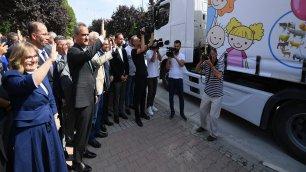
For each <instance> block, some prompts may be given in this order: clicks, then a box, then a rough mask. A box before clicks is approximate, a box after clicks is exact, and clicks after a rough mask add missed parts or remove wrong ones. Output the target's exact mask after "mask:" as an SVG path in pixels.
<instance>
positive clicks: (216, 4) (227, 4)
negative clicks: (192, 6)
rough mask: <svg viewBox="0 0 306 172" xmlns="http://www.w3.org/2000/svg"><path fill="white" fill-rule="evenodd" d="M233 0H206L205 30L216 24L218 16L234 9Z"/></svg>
mask: <svg viewBox="0 0 306 172" xmlns="http://www.w3.org/2000/svg"><path fill="white" fill-rule="evenodd" d="M234 2H235V0H208V9H207V14H208V16H207V25H206V29H207V31H209V30H210V28H212V27H213V26H214V25H215V24H216V20H217V18H218V16H223V15H224V14H225V13H230V12H232V11H233V10H234Z"/></svg>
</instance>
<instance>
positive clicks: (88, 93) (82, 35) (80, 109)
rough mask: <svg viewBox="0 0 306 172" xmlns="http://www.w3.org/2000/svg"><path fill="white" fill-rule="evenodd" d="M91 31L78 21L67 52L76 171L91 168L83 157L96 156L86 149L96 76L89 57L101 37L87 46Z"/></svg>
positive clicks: (96, 49) (96, 47)
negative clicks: (71, 94)
mask: <svg viewBox="0 0 306 172" xmlns="http://www.w3.org/2000/svg"><path fill="white" fill-rule="evenodd" d="M88 35H89V31H88V28H87V27H86V25H85V24H83V23H79V24H78V25H77V27H76V28H75V30H74V40H75V44H74V46H73V47H71V48H70V49H69V51H68V54H67V57H68V59H67V60H68V65H69V70H70V74H71V77H72V82H73V98H74V111H75V113H74V114H75V117H76V124H75V131H76V134H75V136H74V153H73V163H72V168H73V169H74V170H75V171H91V167H90V166H89V165H86V164H85V163H84V162H83V160H82V158H83V156H84V157H87V158H94V157H95V156H96V154H94V153H92V152H89V151H88V150H87V149H86V146H87V143H88V138H89V133H90V130H91V121H92V114H93V110H94V103H95V77H94V69H93V66H92V64H91V62H90V60H91V59H92V58H93V57H94V55H95V54H96V53H97V51H98V50H99V49H100V48H101V47H102V41H103V38H101V37H99V39H98V41H97V42H96V43H95V44H94V45H93V46H88Z"/></svg>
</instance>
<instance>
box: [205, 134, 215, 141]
mask: <svg viewBox="0 0 306 172" xmlns="http://www.w3.org/2000/svg"><path fill="white" fill-rule="evenodd" d="M206 139H207V141H209V142H212V141H215V140H217V138H216V137H214V136H211V135H209V136H208V137H207V138H206Z"/></svg>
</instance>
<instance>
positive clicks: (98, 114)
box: [89, 93, 103, 140]
mask: <svg viewBox="0 0 306 172" xmlns="http://www.w3.org/2000/svg"><path fill="white" fill-rule="evenodd" d="M102 117H103V93H102V94H101V95H99V96H98V102H97V103H96V104H95V110H94V117H93V120H92V129H91V133H90V136H89V140H93V139H94V138H96V134H97V133H98V132H99V131H100V129H101V121H102Z"/></svg>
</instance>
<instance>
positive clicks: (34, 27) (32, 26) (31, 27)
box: [27, 21, 44, 38]
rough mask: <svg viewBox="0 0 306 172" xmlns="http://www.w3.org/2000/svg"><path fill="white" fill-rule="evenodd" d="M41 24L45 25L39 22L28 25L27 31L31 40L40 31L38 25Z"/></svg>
mask: <svg viewBox="0 0 306 172" xmlns="http://www.w3.org/2000/svg"><path fill="white" fill-rule="evenodd" d="M39 24H43V23H41V22H37V21H32V22H30V23H28V26H27V30H28V36H29V37H30V38H31V35H32V33H35V32H36V31H37V30H38V25H39ZM43 25H44V24H43Z"/></svg>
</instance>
